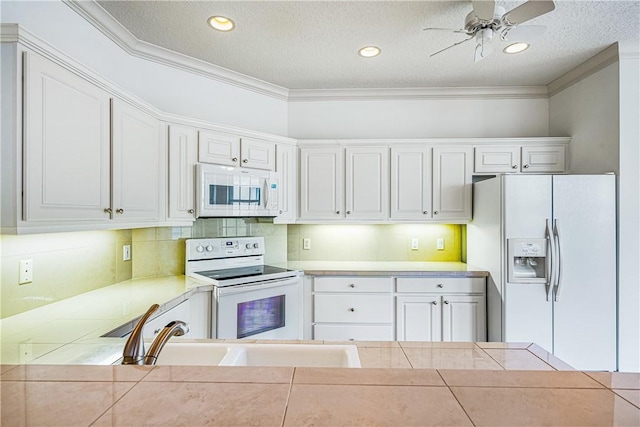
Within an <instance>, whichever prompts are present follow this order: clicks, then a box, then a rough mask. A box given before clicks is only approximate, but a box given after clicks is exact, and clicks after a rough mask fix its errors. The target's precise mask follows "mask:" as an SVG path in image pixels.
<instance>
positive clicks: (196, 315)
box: [142, 292, 211, 339]
mask: <svg viewBox="0 0 640 427" xmlns="http://www.w3.org/2000/svg"><path fill="white" fill-rule="evenodd" d="M210 307H211V292H196V293H195V294H193V295H191V296H190V297H189V298H188V299H186V300H184V301H182V302H181V303H179V304H178V305H176V306H175V307H173V308H171V309H170V310H167V311H165V312H164V313H162V314H160V315H159V316H156V317H155V318H153V319H151V320H149V321H148V322H147V323H146V324H145V326H144V328H143V329H142V335H143V336H144V337H145V338H150V339H153V338H155V336H156V335H158V333H160V331H161V330H162V329H163V328H164V327H165V326H167V324H168V323H170V322H173V321H174V320H181V321H183V322H185V323H186V324H187V325H189V332H188V333H187V334H186V335H184V337H185V338H191V339H196V338H211V334H210V332H209V325H210V324H211V322H210V321H209V316H210V315H209V313H210V312H211V310H210Z"/></svg>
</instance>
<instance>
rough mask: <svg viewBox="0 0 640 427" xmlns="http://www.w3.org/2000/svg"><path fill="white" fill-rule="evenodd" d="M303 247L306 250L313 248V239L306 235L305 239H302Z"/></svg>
mask: <svg viewBox="0 0 640 427" xmlns="http://www.w3.org/2000/svg"><path fill="white" fill-rule="evenodd" d="M302 249H304V250H305V251H308V250H309V249H311V239H310V238H308V237H305V238H304V239H302Z"/></svg>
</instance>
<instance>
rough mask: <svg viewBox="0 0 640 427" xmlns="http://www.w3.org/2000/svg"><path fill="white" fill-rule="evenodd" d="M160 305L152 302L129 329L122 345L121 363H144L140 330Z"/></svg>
mask: <svg viewBox="0 0 640 427" xmlns="http://www.w3.org/2000/svg"><path fill="white" fill-rule="evenodd" d="M159 308H160V306H159V305H158V304H153V305H152V306H151V307H149V309H148V310H147V312H146V313H145V314H143V315H142V317H141V318H140V320H139V321H138V324H137V325H136V326H135V328H133V331H131V335H129V339H128V340H127V343H126V344H125V345H124V351H123V352H122V364H123V365H143V364H144V353H145V352H144V337H143V335H142V330H143V328H144V325H145V323H147V320H149V318H150V317H151V315H152V314H153V313H155V312H156V310H158V309H159Z"/></svg>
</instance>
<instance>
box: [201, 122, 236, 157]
mask: <svg viewBox="0 0 640 427" xmlns="http://www.w3.org/2000/svg"><path fill="white" fill-rule="evenodd" d="M239 159H240V137H239V136H237V135H232V134H229V133H222V132H213V131H203V130H201V131H199V132H198V161H199V162H201V163H216V164H219V165H227V166H240V161H239Z"/></svg>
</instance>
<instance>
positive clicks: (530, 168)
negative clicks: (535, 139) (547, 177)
mask: <svg viewBox="0 0 640 427" xmlns="http://www.w3.org/2000/svg"><path fill="white" fill-rule="evenodd" d="M565 158H566V148H565V146H564V145H562V146H559V145H556V146H548V147H529V146H526V147H522V172H529V173H535V172H539V173H550V172H564V171H565V169H566V160H565Z"/></svg>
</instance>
